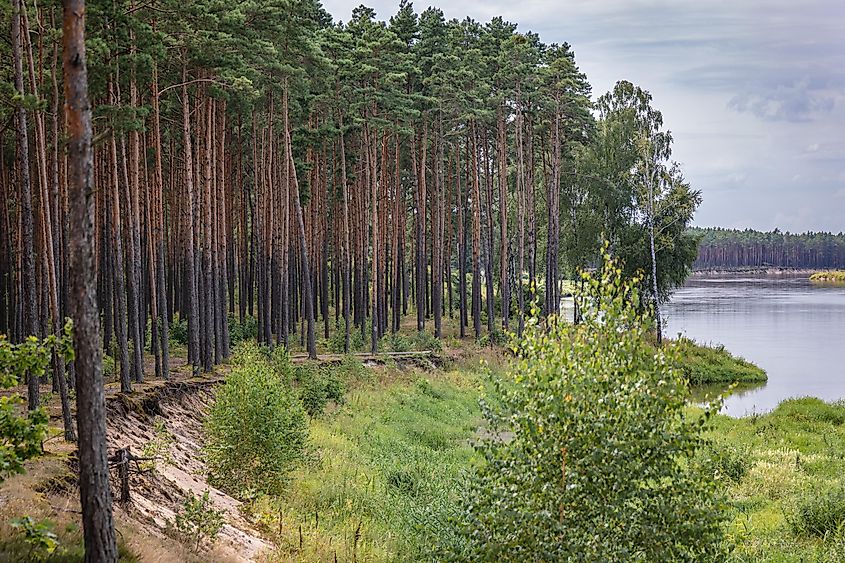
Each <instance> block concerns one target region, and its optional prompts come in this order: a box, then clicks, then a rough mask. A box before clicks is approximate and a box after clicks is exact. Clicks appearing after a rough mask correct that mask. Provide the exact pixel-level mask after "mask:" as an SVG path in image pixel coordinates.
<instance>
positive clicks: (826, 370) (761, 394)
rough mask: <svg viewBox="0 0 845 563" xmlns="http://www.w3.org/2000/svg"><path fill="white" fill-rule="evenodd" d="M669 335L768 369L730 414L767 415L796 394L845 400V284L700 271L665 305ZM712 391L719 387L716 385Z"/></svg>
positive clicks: (739, 395)
mask: <svg viewBox="0 0 845 563" xmlns="http://www.w3.org/2000/svg"><path fill="white" fill-rule="evenodd" d="M663 317H664V319H665V321H666V332H665V334H666V335H668V336H675V335H677V334H678V333H680V334H683V335H685V336H687V337H689V338H692V339H693V340H696V341H697V342H700V343H705V344H714V345H715V344H723V345H724V346H725V347H726V348H727V349H728V350H730V351H731V352H732V353H733V354H737V355H740V356H742V357H744V358H745V359H747V360H749V361H751V362H754V363H755V364H757V365H759V366H760V367H762V368H763V369H765V370H766V372H767V374H768V376H769V380H768V382H767V383H765V384H764V385H758V386H756V387H751V388H744V389H737V390H736V391H735V392H734V393H733V395H731V396H730V397H728V398H727V400H726V401H725V406H724V409H723V412H724V413H726V414H729V415H731V416H745V415H748V414H751V413H763V412H767V411H770V410H772V409H773V408H775V407H776V406H777V405H778V403H780V402H781V401H783V400H784V399H787V398H790V397H804V396H812V397H819V398H821V399H824V400H825V401H836V400H839V399H843V398H845V286H842V285H839V286H835V285H821V284H815V283H810V282H809V280H808V279H807V275H797V274H784V275H762V274H760V275H748V274H742V275H739V274H722V275H694V276H692V277H691V278H690V279H689V280H688V281H687V283H686V285H685V286H684V287H682V288H681V289H679V290H678V291H677V292H676V293H675V294H674V296H673V297H672V299H671V301H670V302H669V303H668V304H667V305H666V306H665V308H664V315H663ZM711 391H712V390H711Z"/></svg>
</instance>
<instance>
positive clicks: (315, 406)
mask: <svg viewBox="0 0 845 563" xmlns="http://www.w3.org/2000/svg"><path fill="white" fill-rule="evenodd" d="M294 373H295V375H294V380H295V381H296V382H297V383H298V384H299V389H300V397H301V398H302V404H303V406H304V407H305V412H307V413H308V415H309V416H311V417H314V416H318V415H320V414H322V412H323V410H324V409H325V407H326V404H327V403H328V402H329V401H330V400H331V401H334V402H335V403H337V404H341V403H343V396H344V394H345V393H346V385H345V383H344V381H343V379H342V378H341V375H340V374H341V373H342V366H341V365H315V364H310V363H308V364H302V365H299V366H296V368H294Z"/></svg>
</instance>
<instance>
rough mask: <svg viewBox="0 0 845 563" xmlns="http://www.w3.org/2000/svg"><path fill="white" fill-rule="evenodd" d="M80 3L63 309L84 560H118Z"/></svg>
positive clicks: (71, 54)
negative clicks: (72, 376) (70, 328)
mask: <svg viewBox="0 0 845 563" xmlns="http://www.w3.org/2000/svg"><path fill="white" fill-rule="evenodd" d="M84 17H85V2H84V0H65V2H64V21H63V45H64V54H63V66H64V83H65V114H66V116H67V121H68V145H67V147H68V148H67V152H68V199H69V214H70V222H71V224H72V225H73V226H74V228H73V229H71V230H70V233H69V235H70V236H69V241H68V242H69V250H70V255H69V257H68V266H69V267H68V274H69V276H68V277H69V279H68V284H69V302H68V309H69V312H70V314H71V317H72V318H73V319H74V321H75V323H76V324H75V327H74V347H75V350H76V359H75V368H76V412H77V424H78V429H79V496H80V500H81V503H82V528H83V536H84V541H85V561H86V562H91V563H94V562H96V563H104V562H112V561H117V544H116V542H115V536H114V524H113V521H112V513H111V509H112V498H111V489H110V488H109V472H108V465H107V463H108V462H107V455H106V446H107V445H106V406H105V396H104V391H103V379H102V371H101V370H102V366H101V362H102V356H101V349H100V335H99V332H100V321H99V317H98V315H97V288H96V279H95V272H96V269H95V261H94V252H93V247H94V186H93V166H94V162H93V152H92V147H91V106H90V104H89V102H88V76H87V74H88V73H87V68H86V63H85V19H84Z"/></svg>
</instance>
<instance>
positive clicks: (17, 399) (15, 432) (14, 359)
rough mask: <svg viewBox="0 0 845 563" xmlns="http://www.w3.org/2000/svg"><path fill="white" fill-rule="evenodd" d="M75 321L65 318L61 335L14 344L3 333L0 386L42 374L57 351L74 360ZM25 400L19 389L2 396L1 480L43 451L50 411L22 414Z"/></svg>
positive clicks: (0, 416) (29, 339)
mask: <svg viewBox="0 0 845 563" xmlns="http://www.w3.org/2000/svg"><path fill="white" fill-rule="evenodd" d="M72 332H73V323H72V322H71V320H70V319H68V320H67V321H66V322H65V326H64V331H63V334H62V336H61V337H60V338H57V337H56V335H50V336H48V337H47V338H45V339H44V340H38V339H37V338H36V337H34V336H30V337H28V338H27V339H26V340H24V341H23V342H21V343H20V344H11V343H10V342H9V341H8V340H7V339H6V335H4V334H0V386H2V387H3V388H6V389H9V388H12V387H15V386H16V385H18V384H19V383H21V382H23V381H24V379H25V378H26V377H27V375H28V374H29V376H30V377H42V376H43V375H44V373H45V372H46V370H47V367H48V366H49V365H50V358H51V357H52V354H53V352H54V351H55V352H56V354H58V357H59V358H61V359H63V360H64V361H66V362H68V361H71V360H73V334H72ZM25 404H26V401H25V400H24V399H23V397H21V396H20V395H19V394H18V393H12V394H8V395H4V396H2V397H0V480H2V479H3V478H5V477H6V476H8V475H10V474H14V473H20V472H22V471H23V462H24V461H26V460H27V459H30V458H32V457H35V456H37V455H39V454H40V453H41V443H42V442H43V441H44V438H46V436H47V422H48V418H47V413H46V412H45V411H44V410H43V409H36V410H33V411H29V412H27V413H26V415H21V414H20V413H21V411H22V410H23V409H24V408H25V407H24V405H25Z"/></svg>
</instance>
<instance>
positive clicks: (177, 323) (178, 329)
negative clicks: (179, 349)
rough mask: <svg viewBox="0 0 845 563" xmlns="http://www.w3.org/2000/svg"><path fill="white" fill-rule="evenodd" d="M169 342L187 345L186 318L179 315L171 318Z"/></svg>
mask: <svg viewBox="0 0 845 563" xmlns="http://www.w3.org/2000/svg"><path fill="white" fill-rule="evenodd" d="M168 334H169V335H170V342H171V343H173V344H179V345H181V346H187V345H188V321H187V319H182V318H180V317H178V316H177V317H176V318H174V319H173V322H171V323H170V332H169V333H168Z"/></svg>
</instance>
